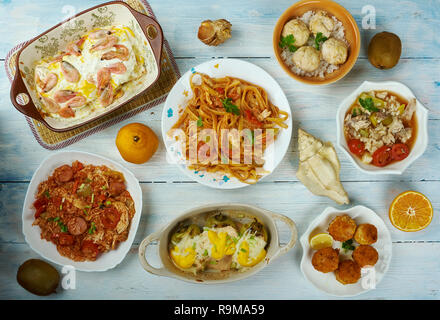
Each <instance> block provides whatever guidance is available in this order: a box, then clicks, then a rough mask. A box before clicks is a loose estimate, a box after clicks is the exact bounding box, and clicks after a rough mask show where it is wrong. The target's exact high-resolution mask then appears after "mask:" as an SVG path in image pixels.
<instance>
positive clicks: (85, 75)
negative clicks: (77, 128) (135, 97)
mask: <svg viewBox="0 0 440 320" xmlns="http://www.w3.org/2000/svg"><path fill="white" fill-rule="evenodd" d="M145 47H146V45H145V44H144V43H142V40H140V39H139V37H137V36H135V34H134V32H133V31H132V29H130V28H129V27H127V26H113V27H109V28H105V29H102V28H101V29H94V30H91V31H90V32H88V33H87V34H85V35H83V36H82V37H81V38H80V39H79V40H75V41H73V42H71V43H69V44H68V45H67V46H66V48H65V50H64V51H62V52H60V53H59V54H57V55H56V56H54V57H49V58H44V59H42V60H40V61H38V62H37V63H36V66H35V84H36V85H35V87H36V91H37V94H38V97H39V99H40V102H41V109H40V112H41V113H42V114H43V116H49V117H52V118H57V119H65V120H67V121H69V120H73V119H81V118H84V117H86V116H88V115H90V114H91V113H93V112H95V111H99V110H102V109H104V108H106V107H107V106H109V105H111V104H112V103H113V102H114V101H115V100H117V99H118V98H120V97H122V96H123V95H124V94H126V93H127V92H128V91H132V90H133V89H134V88H135V87H136V82H137V80H139V79H140V78H141V77H143V76H144V75H145V74H146V73H147V70H148V68H147V66H146V63H147V62H146V59H145V52H144V51H145Z"/></svg>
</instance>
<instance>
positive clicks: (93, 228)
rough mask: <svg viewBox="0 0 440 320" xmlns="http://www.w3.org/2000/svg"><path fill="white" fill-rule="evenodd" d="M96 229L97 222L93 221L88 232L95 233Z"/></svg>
mask: <svg viewBox="0 0 440 320" xmlns="http://www.w3.org/2000/svg"><path fill="white" fill-rule="evenodd" d="M95 231H96V226H95V223H94V222H93V221H92V224H91V225H90V229H89V231H87V232H88V234H93V233H94V232H95Z"/></svg>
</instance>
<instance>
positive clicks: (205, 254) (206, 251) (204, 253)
mask: <svg viewBox="0 0 440 320" xmlns="http://www.w3.org/2000/svg"><path fill="white" fill-rule="evenodd" d="M207 255H208V250H206V249H205V252H203V256H205V257H206V256H207Z"/></svg>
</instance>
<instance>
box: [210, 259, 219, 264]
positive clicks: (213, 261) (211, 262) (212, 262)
mask: <svg viewBox="0 0 440 320" xmlns="http://www.w3.org/2000/svg"><path fill="white" fill-rule="evenodd" d="M209 263H210V264H217V261H215V260H211V261H209Z"/></svg>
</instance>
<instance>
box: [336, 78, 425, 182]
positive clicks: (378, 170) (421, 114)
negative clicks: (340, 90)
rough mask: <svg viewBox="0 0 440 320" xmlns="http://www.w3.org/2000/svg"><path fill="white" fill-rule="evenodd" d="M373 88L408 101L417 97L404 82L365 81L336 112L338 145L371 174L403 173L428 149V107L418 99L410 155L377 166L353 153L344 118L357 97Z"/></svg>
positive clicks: (361, 168) (363, 169) (358, 165)
mask: <svg viewBox="0 0 440 320" xmlns="http://www.w3.org/2000/svg"><path fill="white" fill-rule="evenodd" d="M371 90H378V91H379V90H387V91H391V92H394V93H397V94H399V95H400V96H402V97H403V98H405V99H407V100H408V101H409V100H410V99H412V98H416V97H415V95H414V94H413V92H412V91H411V90H410V89H409V88H408V87H407V86H405V85H404V84H402V83H400V82H396V81H383V82H370V81H364V82H363V83H362V84H361V85H360V86H359V87H358V88H357V89H356V90H355V91H353V92H352V93H351V94H350V95H348V96H347V98H345V99H344V101H342V103H341V104H340V105H339V109H338V112H337V114H336V130H337V145H338V147H339V148H340V149H341V150H342V151H344V152H345V153H346V154H347V155H348V157H349V159H350V160H351V162H352V163H353V164H354V165H355V166H356V167H358V168H359V169H360V170H361V171H363V172H365V173H370V174H402V173H403V172H404V171H405V170H406V169H407V168H408V167H409V166H410V165H411V164H412V163H413V162H414V161H416V160H417V158H419V157H420V156H421V155H422V154H423V153H424V152H425V150H426V147H427V146H428V109H426V107H425V106H423V105H422V104H421V103H420V101H419V100H417V99H416V101H417V108H416V112H415V114H416V117H417V137H416V141H415V143H414V146H413V147H412V149H411V152H410V154H409V156H408V157H407V158H406V159H404V160H402V161H396V162H394V163H392V164H390V165H387V166H385V167H376V166H373V165H371V164H366V163H363V162H362V161H361V160H360V159H359V158H358V157H356V156H355V155H353V154H351V152H350V150H349V149H348V146H347V141H346V140H345V136H344V118H345V114H346V112H347V110H348V109H349V108H350V107H351V105H352V104H353V103H354V101H355V100H356V98H357V97H358V96H359V95H360V94H361V93H362V92H364V91H371Z"/></svg>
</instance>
